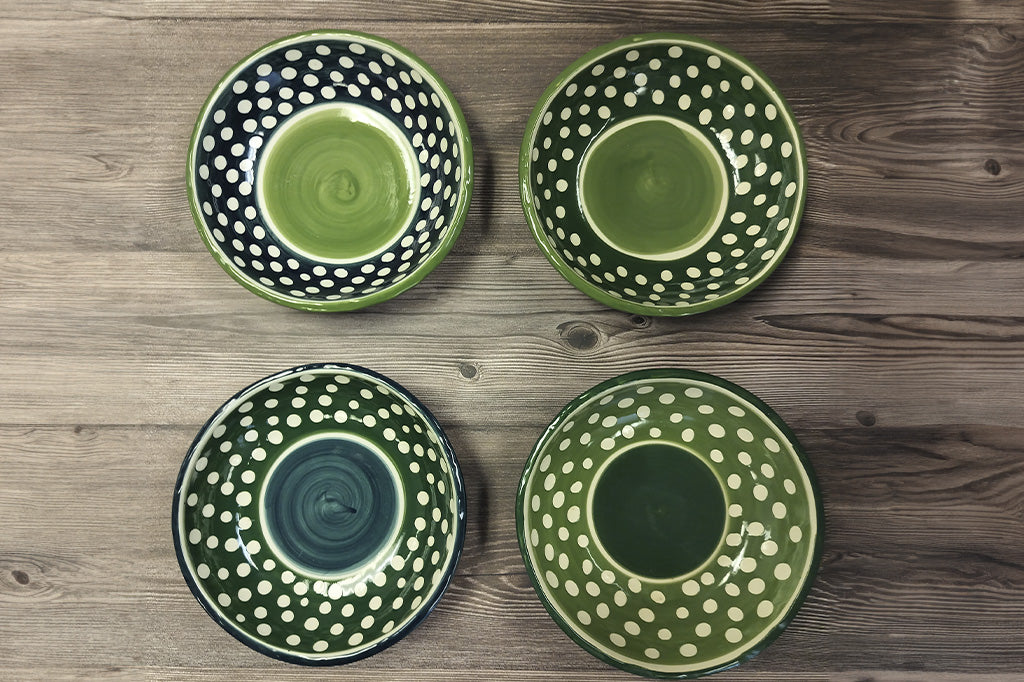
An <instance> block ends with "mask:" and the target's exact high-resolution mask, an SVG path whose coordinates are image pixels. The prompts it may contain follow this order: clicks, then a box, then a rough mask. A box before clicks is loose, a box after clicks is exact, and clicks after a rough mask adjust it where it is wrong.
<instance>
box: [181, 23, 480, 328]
mask: <svg viewBox="0 0 1024 682" xmlns="http://www.w3.org/2000/svg"><path fill="white" fill-rule="evenodd" d="M472 175H473V173H472V150H471V146H470V140H469V132H468V129H467V127H466V121H465V119H464V118H463V115H462V112H461V110H460V109H459V106H458V104H457V103H456V101H455V98H454V96H453V95H452V93H451V92H450V91H449V90H448V88H447V87H446V86H445V84H444V83H443V82H442V81H441V79H440V77H439V76H438V75H437V74H436V73H434V71H432V70H431V69H430V67H429V66H427V65H426V64H425V63H424V62H423V61H422V60H420V59H419V58H418V57H416V56H415V55H414V54H412V53H411V52H409V51H408V50H406V49H405V48H403V47H401V46H399V45H397V44H395V43H393V42H390V41H388V40H385V39H383V38H378V37H376V36H372V35H368V34H363V33H356V32H352V31H313V32H309V33H301V34H298V35H294V36H290V37H287V38H283V39H281V40H278V41H275V42H273V43H270V44H269V45H266V46H264V47H262V48H260V49H259V50H257V51H256V52H254V53H253V54H251V55H249V56H248V57H246V58H245V59H243V60H242V61H241V62H239V63H238V64H236V65H235V66H234V67H232V69H231V70H230V71H229V72H228V73H227V74H226V75H225V76H224V77H223V78H222V79H221V81H220V82H219V83H218V84H217V86H216V87H215V88H214V90H213V92H212V93H211V94H210V96H209V98H208V99H207V100H206V103H205V104H204V105H203V108H202V111H201V112H200V115H199V119H198V121H197V122H196V125H195V129H194V131H193V134H192V140H191V143H190V145H189V153H188V170H187V181H188V182H187V184H188V194H189V200H190V203H191V207H192V214H193V217H194V219H195V223H196V226H197V228H198V230H199V234H200V235H201V237H202V239H203V241H204V243H205V244H206V246H207V248H208V249H209V250H210V252H211V253H212V254H213V256H214V258H215V259H216V260H217V262H218V263H219V264H220V265H221V266H222V267H223V268H224V269H225V270H226V271H227V272H228V274H230V275H231V276H232V277H233V278H235V279H236V280H237V281H238V282H239V283H241V284H242V285H243V286H244V287H246V288H247V289H249V290H251V291H253V292H255V293H256V294H259V295H260V296H262V297H264V298H267V299H269V300H271V301H274V302H276V303H281V304H283V305H287V306H291V307H294V308H301V309H306V310H323V311H333V310H352V309H355V308H361V307H364V306H367V305H370V304H373V303H377V302H380V301H384V300H387V299H389V298H391V297H393V296H396V295H397V294H399V293H401V292H402V291H405V290H406V289H408V288H409V287H411V286H413V285H414V284H416V283H417V282H418V281H420V280H421V279H422V278H423V277H424V276H426V274H427V273H428V272H430V271H431V270H432V269H433V268H434V267H435V266H436V265H437V264H438V263H439V262H440V261H441V260H442V259H443V258H444V256H445V254H447V253H448V251H449V250H450V249H451V247H452V245H453V244H454V242H455V239H456V238H457V236H458V234H459V231H460V230H461V229H462V225H463V223H464V221H465V218H466V213H467V211H468V208H469V199H470V193H471V189H472Z"/></svg>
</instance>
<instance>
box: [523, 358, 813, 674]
mask: <svg viewBox="0 0 1024 682" xmlns="http://www.w3.org/2000/svg"><path fill="white" fill-rule="evenodd" d="M646 379H693V380H697V381H702V382H705V383H709V384H713V385H715V386H718V387H719V388H723V389H725V390H727V391H731V392H733V393H735V394H736V395H738V396H739V397H741V398H743V399H744V400H746V401H748V402H749V403H750V404H751V405H753V406H754V407H756V408H757V409H759V410H760V411H761V412H762V413H763V414H764V415H765V416H766V417H767V418H768V419H769V421H771V422H772V424H774V425H775V426H776V427H778V429H779V431H780V432H781V433H782V434H783V435H784V436H785V437H786V439H787V440H788V441H789V443H790V445H791V446H792V447H793V451H794V452H795V453H796V455H797V458H798V460H799V462H800V464H801V466H803V467H804V470H805V471H806V473H807V478H808V480H809V481H810V488H811V494H812V495H813V497H814V508H815V515H816V517H817V518H816V521H817V532H816V537H815V539H814V546H813V549H812V550H811V552H812V557H811V564H810V569H809V570H808V573H807V577H806V579H805V580H804V583H803V585H801V587H800V591H799V592H798V593H797V596H796V599H795V600H794V601H793V604H792V605H791V606H790V608H789V610H788V611H787V612H786V614H785V615H784V616H783V618H782V620H780V621H779V623H778V624H777V625H776V626H775V627H774V628H773V629H772V630H771V631H769V632H768V634H766V635H765V636H763V637H762V638H761V639H760V640H758V641H757V642H756V643H755V644H754V645H753V646H752V647H751V648H749V649H747V650H746V651H744V652H743V653H742V654H741V655H740V656H737V657H736V658H735V659H734V660H732V661H729V662H727V663H723V664H721V665H715V666H712V667H709V668H704V669H700V670H690V671H686V672H682V673H673V672H667V671H661V670H651V669H649V668H645V667H643V666H641V665H636V664H633V663H626V662H624V661H619V660H616V659H615V658H613V657H611V656H609V655H607V654H606V653H604V652H603V651H601V650H600V649H597V648H595V647H593V646H592V645H591V644H590V643H589V642H587V641H586V640H585V639H584V638H583V637H581V636H580V635H579V634H578V633H577V631H576V629H575V628H574V627H573V626H572V624H571V623H569V622H568V621H566V620H565V619H564V618H562V616H561V615H559V613H558V611H557V609H555V607H554V606H553V605H552V604H551V602H550V601H549V600H548V598H547V597H546V596H545V592H544V590H543V589H542V587H541V584H542V583H541V579H540V576H538V575H537V572H536V568H535V566H534V565H533V564H532V563H531V562H530V558H529V551H528V548H527V540H526V530H525V522H526V519H525V514H526V512H525V510H526V483H527V479H528V478H529V476H530V474H531V473H532V471H533V468H534V467H535V466H536V465H537V464H538V462H539V459H540V457H541V452H542V450H543V449H544V448H545V447H546V446H547V445H548V444H549V442H550V441H551V439H552V438H553V436H554V434H555V432H556V431H557V430H558V428H559V427H560V426H561V424H562V423H563V422H564V421H565V420H566V419H567V418H568V417H569V415H571V414H572V413H573V412H575V411H576V410H577V409H578V408H580V407H581V406H583V405H584V404H586V403H587V402H589V401H590V400H591V399H592V398H593V397H594V396H596V395H599V394H601V393H603V392H604V391H607V390H608V389H610V388H614V387H616V386H622V385H625V384H629V383H633V382H635V381H638V380H646ZM515 515H516V536H517V537H518V540H519V553H520V555H521V556H522V558H523V563H524V564H525V565H526V572H527V574H528V575H529V576H530V583H531V584H532V585H533V589H534V592H536V593H537V597H538V598H539V599H540V602H541V603H542V604H543V605H544V609H545V610H546V611H547V612H548V615H550V616H551V619H552V620H554V621H555V623H556V624H557V625H558V627H560V628H561V629H562V631H563V632H564V633H565V634H566V635H568V636H569V638H570V639H571V640H572V641H574V642H576V644H577V645H579V646H580V647H581V648H582V649H583V650H585V651H587V652H588V653H590V654H591V655H593V656H595V657H596V658H598V659H600V660H602V661H604V662H605V663H607V664H609V665H612V666H614V667H616V668H619V669H621V670H625V671H626V672H630V673H633V674H635V675H643V676H645V677H654V678H661V679H676V680H685V679H694V678H698V677H703V676H705V675H710V674H711V673H716V672H721V671H723V670H728V669H730V668H734V667H736V666H738V665H740V664H741V663H744V662H746V661H749V660H750V659H752V658H754V657H755V656H757V655H758V654H759V653H761V652H762V651H764V650H765V648H767V647H768V645H770V644H771V643H772V642H774V641H775V640H776V639H777V638H778V637H779V635H781V634H782V632H783V630H785V629H786V627H787V626H788V625H789V624H790V622H792V620H793V618H794V617H795V616H796V614H797V612H798V611H799V610H800V607H801V606H803V603H804V601H805V600H806V598H807V595H808V594H809V593H810V591H811V587H812V586H813V585H814V582H815V580H816V578H817V575H818V571H819V569H820V567H821V555H822V550H823V548H824V537H825V509H824V503H823V500H822V496H821V487H820V485H819V483H818V479H817V477H816V475H815V473H814V467H813V466H812V464H811V461H810V459H809V458H808V457H807V453H806V451H805V450H804V449H803V447H802V446H801V445H800V442H799V441H798V440H797V438H796V434H794V433H793V430H792V429H791V428H790V427H789V426H788V425H787V424H786V422H785V421H783V420H782V417H780V416H779V415H778V414H777V413H776V412H775V411H774V410H773V409H772V408H771V407H769V406H768V405H767V404H766V403H765V402H764V401H763V400H761V399H760V398H758V397H757V396H756V395H754V394H753V393H751V392H750V391H748V390H746V389H744V388H743V387H741V386H738V385H736V384H734V383H732V382H731V381H728V380H726V379H723V378H721V377H718V376H715V375H714V374H708V373H706V372H700V371H697V370H692V369H684V368H668V367H661V368H656V369H642V370H636V371H633V372H626V373H625V374H620V375H618V376H615V377H612V378H611V379H607V380H605V381H602V382H600V383H599V384H597V385H595V386H593V387H591V388H589V389H587V390H586V391H584V392H583V393H581V394H579V395H578V396H576V397H575V398H573V399H572V400H571V401H570V402H569V403H568V404H566V406H565V407H563V408H562V409H561V410H560V411H559V412H558V414H557V415H556V416H555V418H554V419H553V420H552V421H551V423H550V424H548V426H547V427H546V428H545V429H544V433H543V434H541V436H540V438H538V439H537V442H536V444H535V445H534V446H533V449H532V450H531V451H530V455H529V456H528V457H527V459H526V464H525V465H524V466H523V473H522V475H521V476H520V478H519V489H518V491H517V492H516V509H515Z"/></svg>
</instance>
